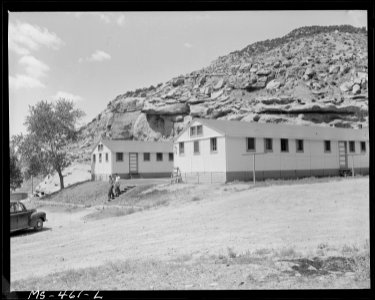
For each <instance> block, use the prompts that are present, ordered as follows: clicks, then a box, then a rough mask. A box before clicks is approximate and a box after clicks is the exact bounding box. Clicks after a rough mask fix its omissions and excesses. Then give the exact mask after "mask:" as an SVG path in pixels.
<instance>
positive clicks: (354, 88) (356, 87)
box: [352, 84, 361, 95]
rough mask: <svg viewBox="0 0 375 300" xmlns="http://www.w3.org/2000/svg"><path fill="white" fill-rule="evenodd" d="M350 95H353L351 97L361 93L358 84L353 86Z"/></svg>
mask: <svg viewBox="0 0 375 300" xmlns="http://www.w3.org/2000/svg"><path fill="white" fill-rule="evenodd" d="M352 93H353V95H357V94H360V93H361V86H360V85H359V84H355V85H353V88H352Z"/></svg>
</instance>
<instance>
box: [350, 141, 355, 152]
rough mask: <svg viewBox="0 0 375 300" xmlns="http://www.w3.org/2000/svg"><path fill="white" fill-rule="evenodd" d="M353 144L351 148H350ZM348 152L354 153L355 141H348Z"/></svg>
mask: <svg viewBox="0 0 375 300" xmlns="http://www.w3.org/2000/svg"><path fill="white" fill-rule="evenodd" d="M352 146H353V150H352ZM349 153H355V141H349Z"/></svg>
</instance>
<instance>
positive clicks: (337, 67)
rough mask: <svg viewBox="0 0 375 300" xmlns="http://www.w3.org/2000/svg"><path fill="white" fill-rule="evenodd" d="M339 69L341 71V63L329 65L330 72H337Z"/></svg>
mask: <svg viewBox="0 0 375 300" xmlns="http://www.w3.org/2000/svg"><path fill="white" fill-rule="evenodd" d="M338 71H340V66H339V65H333V66H330V67H329V71H328V72H329V74H336V73H337V72H338Z"/></svg>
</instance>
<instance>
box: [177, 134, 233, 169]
mask: <svg viewBox="0 0 375 300" xmlns="http://www.w3.org/2000/svg"><path fill="white" fill-rule="evenodd" d="M204 132H205V131H204V130H203V133H204ZM197 140H198V141H199V154H195V153H194V141H197ZM178 143H179V142H176V143H175V147H176V148H177V150H176V151H175V152H177V154H175V163H174V166H175V167H178V168H179V169H180V171H181V172H183V173H190V172H225V171H226V162H225V139H224V138H223V137H217V151H216V152H211V145H210V138H206V137H205V136H203V137H201V138H200V139H194V140H189V141H185V142H184V144H185V146H184V148H185V152H184V154H180V153H179V149H178Z"/></svg>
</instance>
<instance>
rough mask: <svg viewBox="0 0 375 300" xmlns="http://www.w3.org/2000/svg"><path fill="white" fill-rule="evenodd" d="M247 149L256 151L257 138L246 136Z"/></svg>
mask: <svg viewBox="0 0 375 300" xmlns="http://www.w3.org/2000/svg"><path fill="white" fill-rule="evenodd" d="M246 151H255V138H246Z"/></svg>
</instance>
